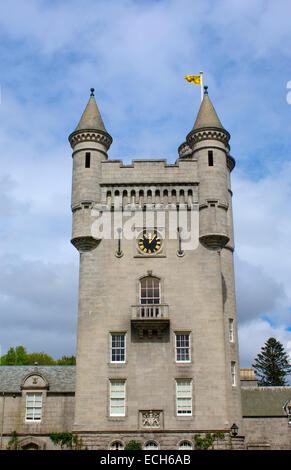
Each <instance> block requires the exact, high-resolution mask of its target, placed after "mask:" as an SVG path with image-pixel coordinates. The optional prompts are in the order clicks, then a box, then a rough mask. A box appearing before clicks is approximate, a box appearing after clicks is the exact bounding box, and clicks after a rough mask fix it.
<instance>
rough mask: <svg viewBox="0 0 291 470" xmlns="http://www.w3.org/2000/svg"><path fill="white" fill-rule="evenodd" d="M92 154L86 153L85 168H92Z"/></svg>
mask: <svg viewBox="0 0 291 470" xmlns="http://www.w3.org/2000/svg"><path fill="white" fill-rule="evenodd" d="M90 160H91V154H90V152H86V153H85V168H90Z"/></svg>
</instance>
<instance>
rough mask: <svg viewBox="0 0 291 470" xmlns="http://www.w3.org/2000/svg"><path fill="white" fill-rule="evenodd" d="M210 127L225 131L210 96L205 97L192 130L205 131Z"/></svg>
mask: <svg viewBox="0 0 291 470" xmlns="http://www.w3.org/2000/svg"><path fill="white" fill-rule="evenodd" d="M208 127H210V128H212V127H216V128H219V129H224V127H223V125H222V124H221V122H220V120H219V118H218V116H217V114H216V111H215V109H214V107H213V105H212V103H211V101H210V98H209V96H208V95H204V96H203V100H202V103H201V105H200V109H199V112H198V115H197V118H196V121H195V123H194V126H193V129H192V130H193V131H194V130H196V129H205V128H208Z"/></svg>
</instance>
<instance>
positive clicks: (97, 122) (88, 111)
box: [75, 88, 107, 133]
mask: <svg viewBox="0 0 291 470" xmlns="http://www.w3.org/2000/svg"><path fill="white" fill-rule="evenodd" d="M85 129H86V130H89V129H92V130H93V129H94V130H97V131H103V132H106V133H107V131H106V129H105V126H104V123H103V120H102V117H101V114H100V111H99V109H98V106H97V104H96V101H95V97H94V88H91V95H90V99H89V101H88V104H87V106H86V108H85V111H84V112H83V114H82V117H81V119H80V122H79V124H78V126H77V127H76V130H75V132H76V131H80V130H85Z"/></svg>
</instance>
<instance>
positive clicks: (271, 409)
mask: <svg viewBox="0 0 291 470" xmlns="http://www.w3.org/2000/svg"><path fill="white" fill-rule="evenodd" d="M241 396H242V414H243V416H286V413H285V412H284V409H283V406H284V404H285V403H286V401H287V400H291V387H246V388H243V387H242V389H241Z"/></svg>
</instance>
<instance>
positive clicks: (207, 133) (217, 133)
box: [187, 128, 230, 150]
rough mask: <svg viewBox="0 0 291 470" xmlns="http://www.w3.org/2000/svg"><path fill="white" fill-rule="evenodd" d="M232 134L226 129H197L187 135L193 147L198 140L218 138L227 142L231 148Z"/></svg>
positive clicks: (188, 142) (189, 143)
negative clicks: (229, 142)
mask: <svg viewBox="0 0 291 470" xmlns="http://www.w3.org/2000/svg"><path fill="white" fill-rule="evenodd" d="M229 139H230V134H229V133H228V132H227V131H226V130H224V129H218V128H217V129H215V128H213V129H195V130H192V131H191V132H189V134H188V135H187V144H188V145H189V146H190V147H193V146H194V145H195V144H197V143H198V142H201V141H203V140H218V141H220V142H222V143H223V144H225V146H226V147H227V148H228V150H229V146H228V141H229Z"/></svg>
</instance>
